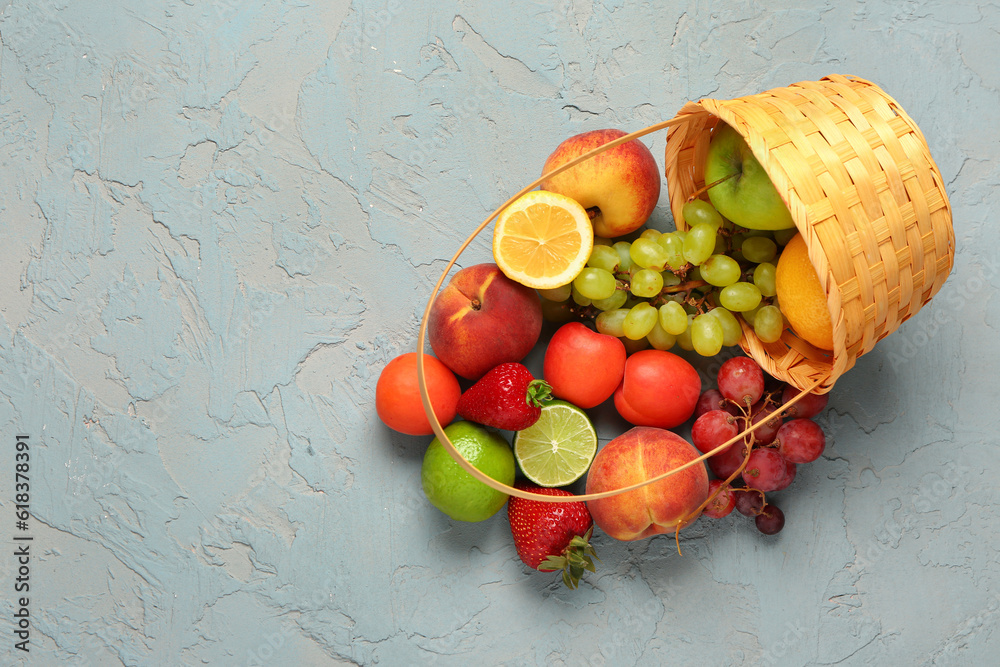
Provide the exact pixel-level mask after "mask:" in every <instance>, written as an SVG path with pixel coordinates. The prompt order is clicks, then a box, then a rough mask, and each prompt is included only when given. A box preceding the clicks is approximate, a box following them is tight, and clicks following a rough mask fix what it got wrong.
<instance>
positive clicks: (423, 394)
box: [417, 117, 825, 502]
mask: <svg viewBox="0 0 1000 667" xmlns="http://www.w3.org/2000/svg"><path fill="white" fill-rule="evenodd" d="M682 121H683V119H680V118H677V117H675V118H672V119H670V120H666V121H662V122H660V123H656V124H654V125H650V126H649V127H645V128H643V129H641V130H636V131H635V132H631V133H629V134H626V135H624V136H621V137H618V138H617V139H615V140H613V141H609V142H608V143H606V144H603V145H601V146H598V147H597V148H594V149H592V150H590V151H587V152H586V153H584V154H582V155H579V156H577V157H576V158H574V159H572V160H570V161H569V162H566V163H565V164H562V165H560V166H558V167H556V168H555V169H553V170H551V171H549V172H546V173H544V174H542V175H541V176H539V177H538V178H537V179H535V180H534V181H532V182H531V183H529V184H528V185H526V186H525V187H523V188H521V190H519V191H518V192H517V193H515V194H514V195H513V196H511V197H510V198H509V199H508V200H507V201H506V202H504V203H503V204H502V205H501V206H499V207H498V208H497V209H496V210H494V211H493V213H491V214H490V216H489V217H488V218H486V219H485V220H483V221H482V222H481V223H480V224H479V226H478V227H476V228H475V229H474V230H473V231H472V233H471V234H470V235H469V237H468V238H467V239H465V241H464V242H463V243H462V245H461V246H459V248H458V250H457V251H456V252H455V254H454V255H453V256H452V258H451V259H450V260H449V261H448V265H447V266H446V267H445V268H444V271H442V272H441V277H440V278H438V281H437V283H435V285H434V289H433V290H432V291H431V295H430V298H428V300H427V307H426V308H424V315H423V318H422V319H421V321H420V333H419V334H418V336H417V385H418V386H419V388H420V401H421V403H423V406H424V412H425V413H426V415H427V419H428V420H429V421H430V424H431V428H432V429H433V430H434V434H435V435H436V436H437V438H438V440H440V441H441V444H442V445H443V446H444V448H445V450H446V451H447V452H448V453H449V454H450V455H451V457H452V458H453V459H454V460H455V461H456V462H457V463H458V464H459V465H460V466H462V468H463V469H464V470H465V471H466V472H468V473H469V474H470V475H472V476H473V477H474V478H476V479H477V480H479V481H480V482H482V483H483V484H486V485H487V486H489V487H491V488H493V489H495V490H497V491H500V492H501V493H505V494H507V495H508V496H517V497H518V498H525V499H528V500H538V501H541V502H568V501H567V498H568V497H567V496H547V495H542V494H540V493H534V492H532V491H522V490H521V489H515V488H514V487H513V486H508V485H507V484H504V483H503V482H499V481H497V480H495V479H493V478H492V477H490V476H489V475H487V474H485V473H484V472H482V471H480V470H479V469H478V468H476V467H475V466H474V465H472V464H471V463H469V461H468V459H466V458H465V457H464V456H462V454H461V452H459V451H458V450H457V449H456V448H455V445H454V444H453V443H452V442H451V440H450V439H449V438H448V436H447V435H446V434H445V432H444V427H443V426H442V425H441V422H440V421H438V418H437V415H435V414H434V410H433V408H432V407H431V401H430V396H428V394H427V386H426V381H425V373H424V346H425V343H426V340H427V323H428V320H429V318H430V312H431V308H432V307H433V305H434V300H435V299H436V298H437V295H438V292H439V291H440V290H441V286H442V285H443V284H444V280H445V278H446V277H447V276H448V273H449V272H450V271H451V269H452V267H453V266H455V264H456V263H457V262H458V258H459V257H460V256H461V254H462V253H463V252H464V251H465V249H466V248H468V247H469V244H471V243H472V241H473V240H474V239H475V238H476V237H477V236H478V235H479V233H480V232H482V231H483V230H484V229H486V227H487V225H489V224H490V223H491V222H493V220H494V219H496V217H497V216H499V215H500V214H501V213H502V212H503V211H504V210H505V209H506V208H507V207H508V206H510V205H511V204H512V203H514V202H515V201H516V200H517V199H519V198H520V197H521V196H522V195H524V194H526V193H527V192H529V191H530V190H533V189H535V188H536V187H538V185H540V184H541V183H542V181H545V180H546V179H549V178H551V177H553V176H556V175H557V174H561V173H562V172H564V171H566V170H567V169H571V168H573V167H575V166H576V165H578V164H580V163H581V162H584V161H586V160H589V159H590V158H592V157H594V156H595V155H598V154H600V153H603V152H604V151H606V150H608V149H610V148H614V147H615V146H618V145H620V144H623V143H626V142H628V141H631V140H633V139H637V138H639V137H642V136H645V135H647V134H651V133H653V132H657V131H659V130H663V129H666V128H668V127H671V126H673V125H677V124H679V123H681V122H682ZM824 381H825V378H821V379H819V380H817V381H816V382H815V383H814V384H813V385H812V386H811V387H809V388H807V389H803V390H802V391H801V392H800V393H799V394H798V395H797V396H795V398H793V399H791V400H789V401H788V402H787V403H785V404H784V405H782V406H781V407H780V410H782V411H784V410H785V409H787V408H790V407H791V406H793V405H795V404H796V403H797V402H798V401H799V400H800V399H802V397H803V396H805V395H806V394H808V393H809V392H811V391H812V390H813V389H815V388H817V387H818V386H819V385H820V384H822V383H823V382H824ZM754 428H756V427H755V426H754V425H753V424H751V425H750V426H748V427H747V428H746V429H745V430H744V431H743V432H742V433H740V434H738V435H736V436H735V437H734V438H732V439H731V440H729V441H727V442H725V443H723V444H721V445H719V446H718V447H716V448H715V449H713V450H712V451H710V452H708V453H705V454H702V455H701V456H699V457H698V458H696V459H692V460H691V461H688V462H687V463H685V464H683V465H681V466H678V467H677V468H673V469H671V470H668V471H666V472H664V473H661V474H659V475H656V476H654V477H650V478H649V479H646V480H643V481H641V482H637V483H635V484H631V485H629V486H625V487H622V488H620V489H613V490H610V491H601V492H600V493H585V494H580V495H576V496H572V500H575V501H587V500H598V499H600V498H608V497H611V496H615V495H618V494H619V493H626V492H628V491H634V490H636V489H639V488H642V487H644V486H646V485H647V484H652V483H654V482H658V481H660V480H662V479H665V478H667V477H669V476H670V475H673V474H674V473H678V472H680V471H682V470H686V469H687V468H690V467H691V466H693V465H697V464H699V463H701V462H702V461H704V460H705V459H707V458H708V457H709V456H712V455H713V454H717V453H719V452H721V451H723V450H724V449H725V448H726V447H729V446H730V445H732V444H733V443H735V442H737V441H738V440H740V439H741V438H743V437H744V436H746V434H747V433H749V432H750V431H752V430H753V429H754Z"/></svg>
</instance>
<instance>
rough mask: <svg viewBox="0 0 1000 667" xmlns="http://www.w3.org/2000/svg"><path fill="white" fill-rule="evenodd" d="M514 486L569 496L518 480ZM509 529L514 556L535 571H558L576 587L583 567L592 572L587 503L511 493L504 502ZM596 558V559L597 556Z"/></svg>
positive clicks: (592, 549) (569, 584) (541, 492)
mask: <svg viewBox="0 0 1000 667" xmlns="http://www.w3.org/2000/svg"><path fill="white" fill-rule="evenodd" d="M514 488H516V489H521V490H522V491H531V492H534V493H540V494H543V495H546V496H569V497H573V494H572V493H570V492H569V491H565V490H563V489H555V488H547V487H541V486H535V485H533V484H529V483H527V482H518V483H517V484H515V485H514ZM507 517H508V518H509V519H510V532H511V534H512V535H513V536H514V547H515V548H516V549H517V555H518V556H520V557H521V560H522V561H524V563H525V564H526V565H528V566H529V567H532V568H534V569H536V570H538V571H539V572H554V571H556V570H562V579H563V583H565V584H566V585H567V586H569V587H570V588H576V587H577V585H579V583H580V577H582V576H583V572H584V570H589V571H591V572H593V571H594V561H593V559H594V558H597V554H596V553H595V552H594V548H593V547H592V546H590V536H591V534H592V533H593V530H594V520H593V519H592V518H591V517H590V511H589V510H588V509H587V506H586V505H585V504H584V503H582V502H580V501H578V500H574V501H567V502H564V503H562V502H558V503H557V502H546V501H543V500H531V499H527V498H518V497H517V496H511V497H510V499H509V500H508V501H507ZM598 560H600V558H598Z"/></svg>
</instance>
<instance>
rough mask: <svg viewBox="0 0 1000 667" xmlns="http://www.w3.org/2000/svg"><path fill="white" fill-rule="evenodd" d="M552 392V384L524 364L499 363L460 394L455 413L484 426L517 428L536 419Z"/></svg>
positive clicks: (523, 427)
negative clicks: (536, 377)
mask: <svg viewBox="0 0 1000 667" xmlns="http://www.w3.org/2000/svg"><path fill="white" fill-rule="evenodd" d="M551 392H552V387H550V386H549V384H548V383H547V382H545V381H544V380H536V379H535V378H534V376H533V375H532V374H531V371H529V370H528V369H527V368H526V367H525V366H524V365H523V364H519V363H517V362H509V363H505V364H500V365H499V366H496V367H495V368H493V369H492V370H490V371H489V372H488V373H487V374H486V375H484V376H483V377H482V378H480V379H479V381H478V382H476V384H474V385H472V386H471V387H469V388H468V389H467V390H466V392H465V393H464V394H462V397H461V398H459V399H458V414H460V415H461V416H462V418H463V419H466V420H468V421H472V422H476V423H477V424H482V425H484V426H492V427H493V428H498V429H501V430H505V431H520V430H523V429H526V428H528V427H529V426H531V425H532V424H534V423H535V422H536V421H538V417H539V415H541V414H542V404H543V403H545V402H546V401H548V400H549V399H551V397H552V393H551Z"/></svg>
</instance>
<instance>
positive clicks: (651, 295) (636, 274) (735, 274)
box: [540, 199, 796, 357]
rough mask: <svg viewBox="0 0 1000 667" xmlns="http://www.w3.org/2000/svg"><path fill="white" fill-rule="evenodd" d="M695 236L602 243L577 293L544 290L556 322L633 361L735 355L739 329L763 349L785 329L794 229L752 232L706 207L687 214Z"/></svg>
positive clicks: (701, 204) (655, 235) (646, 234)
mask: <svg viewBox="0 0 1000 667" xmlns="http://www.w3.org/2000/svg"><path fill="white" fill-rule="evenodd" d="M682 214H683V216H684V220H685V222H686V223H687V227H688V229H687V230H686V231H684V230H674V231H669V232H660V231H659V230H656V229H652V228H648V229H645V230H643V231H642V233H641V234H639V236H638V237H636V238H634V239H633V240H632V241H623V240H622V241H612V240H611V239H606V238H595V239H594V247H593V250H592V251H591V253H590V257H589V259H588V261H587V266H586V267H585V268H584V269H583V270H582V271H581V272H580V274H579V275H578V276H577V277H576V278H575V279H574V280H573V282H572V283H570V284H568V285H564V286H562V287H559V288H556V289H553V290H540V294H541V296H542V300H543V301H542V304H543V308H542V312H543V313H544V314H545V316H546V317H547V318H548V319H550V320H552V321H556V322H563V321H567V320H569V319H571V318H574V317H576V318H580V319H593V320H594V321H595V325H596V327H597V330H598V331H600V332H601V333H604V334H608V335H611V336H615V337H617V338H620V339H621V340H622V342H623V343H625V345H626V349H627V350H628V351H629V352H630V353H631V352H633V351H636V350H639V349H643V348H646V347H652V348H655V349H657V350H669V349H671V348H672V347H674V346H675V345H676V346H678V347H680V348H681V349H683V350H689V351H690V350H693V351H694V352H696V353H697V354H700V355H702V356H705V357H710V356H714V355H716V354H719V352H720V351H721V350H722V348H723V347H730V346H733V345H737V344H738V343H739V341H740V338H741V336H742V327H741V326H740V319H742V320H743V321H744V322H746V323H747V324H748V325H749V326H750V327H752V328H753V330H754V333H755V334H756V336H757V337H758V338H759V339H760V340H761V341H763V342H764V343H773V342H776V341H777V340H779V339H780V338H781V334H782V332H783V331H784V330H785V328H786V327H787V324H786V322H785V319H784V316H783V315H782V314H781V310H780V307H779V305H778V302H777V299H776V290H775V267H776V265H777V258H778V256H779V254H780V252H781V248H782V247H783V246H784V245H785V244H786V243H787V242H788V241H789V240H790V239H791V237H792V236H794V234H795V231H796V230H795V229H794V228H793V229H791V230H780V231H763V230H755V229H744V228H742V227H738V226H737V225H735V224H733V223H732V222H731V221H729V220H726V219H725V218H723V217H722V216H721V215H720V214H719V212H718V211H716V210H715V208H714V207H713V206H712V205H711V204H710V203H709V202H707V201H704V200H702V199H694V200H692V201H689V202H687V203H686V204H685V205H684V207H683V210H682Z"/></svg>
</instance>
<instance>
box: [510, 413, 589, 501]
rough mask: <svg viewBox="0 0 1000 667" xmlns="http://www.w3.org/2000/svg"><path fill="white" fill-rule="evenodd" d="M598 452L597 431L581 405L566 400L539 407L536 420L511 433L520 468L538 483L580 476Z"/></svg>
mask: <svg viewBox="0 0 1000 667" xmlns="http://www.w3.org/2000/svg"><path fill="white" fill-rule="evenodd" d="M596 453H597V431H595V430H594V425H593V424H592V423H591V422H590V418H589V417H587V413H585V412H584V411H583V410H581V409H580V408H578V407H576V406H575V405H573V404H571V403H567V402H566V401H551V402H549V403H547V404H546V405H545V406H543V407H542V414H541V416H540V417H539V418H538V421H537V422H535V423H534V424H532V425H531V426H529V427H528V428H526V429H524V430H523V431H518V433H517V434H516V435H515V436H514V457H515V458H516V459H517V463H518V465H519V466H521V472H523V473H524V476H525V477H527V478H528V479H530V480H531V481H532V482H534V483H535V484H538V485H539V486H565V485H567V484H571V483H573V482H575V481H576V480H578V479H580V477H582V476H583V474H584V473H586V472H587V470H588V469H589V468H590V464H591V463H592V462H593V460H594V455H595V454H596Z"/></svg>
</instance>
